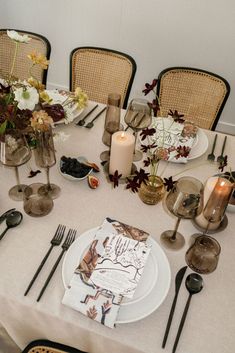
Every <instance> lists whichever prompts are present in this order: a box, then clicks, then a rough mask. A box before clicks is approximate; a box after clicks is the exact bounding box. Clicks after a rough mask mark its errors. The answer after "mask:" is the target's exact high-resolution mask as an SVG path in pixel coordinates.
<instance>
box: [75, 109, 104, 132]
mask: <svg viewBox="0 0 235 353" xmlns="http://www.w3.org/2000/svg"><path fill="white" fill-rule="evenodd" d="M98 106H99V105H98V104H96V105H95V106H94V107H93V108H92V109H91V110H90V111H89V112H88V113H87V114H86V115H85V116H84V117H83V118H82V119H81V120H79V121H78V123H76V125H77V126H83V127H85V128H87V129H91V128H92V127H93V126H94V121H95V120H96V119H98V117H99V116H100V115H101V114H102V113H103V112H104V111H105V110H106V109H107V107H106V106H105V107H104V108H103V109H101V110H100V111H99V112H98V113H97V114H96V115H95V117H94V118H93V119H92V120H91V121H90V122H88V123H87V124H86V119H87V118H88V117H89V116H90V115H91V114H92V113H93V112H94V110H96V108H98Z"/></svg>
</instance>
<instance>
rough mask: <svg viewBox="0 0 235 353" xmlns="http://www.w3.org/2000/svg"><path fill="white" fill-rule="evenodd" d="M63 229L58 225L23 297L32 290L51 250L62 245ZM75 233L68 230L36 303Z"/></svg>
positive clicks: (72, 240) (62, 226)
mask: <svg viewBox="0 0 235 353" xmlns="http://www.w3.org/2000/svg"><path fill="white" fill-rule="evenodd" d="M65 229H66V227H65V226H64V225H61V224H59V226H58V227H57V229H56V232H55V234H54V236H53V238H52V239H51V242H50V244H51V245H50V247H49V249H48V251H47V253H46V254H45V256H44V258H43V259H42V261H41V263H40V265H39V266H38V268H37V270H36V272H35V274H34V275H33V278H32V280H31V281H30V283H29V285H28V287H27V289H26V291H25V293H24V295H25V296H26V295H27V294H28V293H29V291H30V289H31V288H32V286H33V284H34V282H35V280H36V279H37V277H38V275H39V273H40V272H41V270H42V268H43V266H44V264H45V262H46V261H47V259H48V257H49V255H50V254H51V252H52V249H53V248H54V247H55V246H59V245H60V244H61V243H62V240H63V237H64V233H65ZM76 232H77V231H76V230H75V229H69V231H68V233H67V236H66V238H65V240H64V242H63V243H62V245H61V248H62V251H61V253H60V255H59V256H58V258H57V260H56V261H55V263H54V265H53V267H52V269H51V271H50V273H49V275H48V277H47V279H46V281H45V283H44V285H43V287H42V289H41V291H40V293H39V295H38V297H37V302H38V301H39V300H40V299H41V297H42V295H43V293H44V292H45V290H46V288H47V286H48V284H49V282H50V280H51V278H52V276H53V274H54V273H55V270H56V268H57V267H58V265H59V263H60V261H61V259H62V257H63V255H64V253H65V252H66V251H67V250H68V248H69V247H70V245H71V244H72V243H73V242H74V240H75V236H76Z"/></svg>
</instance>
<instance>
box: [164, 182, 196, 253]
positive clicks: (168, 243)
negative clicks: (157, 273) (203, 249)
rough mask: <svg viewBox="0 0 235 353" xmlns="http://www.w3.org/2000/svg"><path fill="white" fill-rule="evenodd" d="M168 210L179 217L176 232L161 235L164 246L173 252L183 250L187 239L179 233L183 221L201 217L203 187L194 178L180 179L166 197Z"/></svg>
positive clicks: (169, 231)
mask: <svg viewBox="0 0 235 353" xmlns="http://www.w3.org/2000/svg"><path fill="white" fill-rule="evenodd" d="M165 202H166V206H167V208H168V210H169V211H170V212H171V213H172V214H173V215H175V216H176V217H178V219H177V222H176V226H175V229H174V230H166V231H165V232H163V233H162V234H161V242H162V244H163V245H164V246H165V247H167V248H169V249H172V250H178V249H181V248H182V247H183V246H184V243H185V239H184V237H183V235H182V234H181V233H179V232H178V227H179V224H180V221H181V219H182V218H183V219H192V218H195V217H196V216H197V215H199V214H200V213H201V211H202V207H203V206H202V205H203V185H202V183H201V182H200V181H199V180H198V179H196V178H193V177H182V178H180V179H178V181H177V183H176V186H175V187H174V188H173V189H172V190H171V191H170V192H169V194H168V195H167V197H166V201H165Z"/></svg>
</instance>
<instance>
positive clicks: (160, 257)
mask: <svg viewBox="0 0 235 353" xmlns="http://www.w3.org/2000/svg"><path fill="white" fill-rule="evenodd" d="M98 228H99V227H95V228H92V229H89V230H87V231H85V232H83V233H82V234H81V235H80V236H79V238H77V239H80V238H81V237H85V236H86V234H89V233H91V232H95V231H96V230H97V229H98ZM148 242H149V243H150V244H151V245H152V248H153V250H154V248H155V251H154V255H155V256H156V261H157V267H158V277H157V280H156V282H155V285H154V286H153V288H152V290H151V291H150V293H148V294H147V295H146V296H144V298H142V299H140V300H139V301H138V302H136V301H134V302H132V303H129V305H128V307H127V306H126V305H122V306H121V307H120V311H119V314H118V318H117V321H116V323H117V324H124V323H131V322H135V321H139V320H141V319H143V318H145V317H146V316H148V315H150V314H151V313H152V312H154V311H155V310H156V309H157V308H158V307H159V306H160V305H161V304H162V302H163V301H164V299H165V298H166V296H167V293H168V291H169V288H170V283H171V271H170V265H169V262H168V259H167V256H166V254H165V252H164V251H163V249H162V248H161V247H160V245H159V244H158V243H157V242H156V241H155V240H154V239H153V238H152V237H149V238H148ZM74 244H75V243H74ZM74 244H73V245H72V246H74ZM68 256H69V250H68V252H67V253H66V255H65V257H64V260H63V264H62V280H63V284H64V287H65V288H66V280H65V267H66V262H67V258H68ZM159 269H161V272H160V271H159ZM164 272H165V274H164ZM159 275H160V280H159ZM159 281H160V282H161V281H163V284H164V286H163V288H161V290H162V293H161V296H160V298H158V296H159V292H160V291H159V288H158V285H157V284H158V283H159ZM154 291H156V295H153V296H152V292H154ZM148 296H151V301H146V300H147V297H148ZM145 301H146V302H147V303H148V304H150V308H148V309H145V308H146V305H144V306H142V307H143V308H144V312H143V313H141V314H138V313H137V314H136V308H135V307H136V306H137V311H138V308H139V307H140V303H141V302H142V303H143V302H145ZM133 307H134V310H133ZM127 308H128V310H129V311H130V310H133V313H132V318H128V317H127V318H125V316H124V315H123V314H122V315H121V313H122V311H123V312H125V310H126V311H127ZM122 316H124V318H122ZM133 316H134V317H133ZM119 317H120V318H119Z"/></svg>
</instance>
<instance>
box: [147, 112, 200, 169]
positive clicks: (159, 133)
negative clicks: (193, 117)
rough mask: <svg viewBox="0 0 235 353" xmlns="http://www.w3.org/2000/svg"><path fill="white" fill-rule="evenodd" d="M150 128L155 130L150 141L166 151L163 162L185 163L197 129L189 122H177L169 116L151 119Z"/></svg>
mask: <svg viewBox="0 0 235 353" xmlns="http://www.w3.org/2000/svg"><path fill="white" fill-rule="evenodd" d="M151 127H152V128H154V129H156V134H155V135H154V136H152V138H151V141H152V142H154V143H155V144H156V145H157V146H158V147H163V148H165V149H166V154H165V155H166V157H165V160H168V161H173V162H179V163H186V162H187V159H188V155H189V153H190V151H191V148H192V147H193V145H194V143H195V139H196V136H197V130H198V128H197V127H196V126H195V125H194V124H193V123H192V122H190V121H184V122H177V121H175V120H174V119H173V118H172V117H171V116H169V117H168V118H162V117H157V118H153V120H152V125H151Z"/></svg>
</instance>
